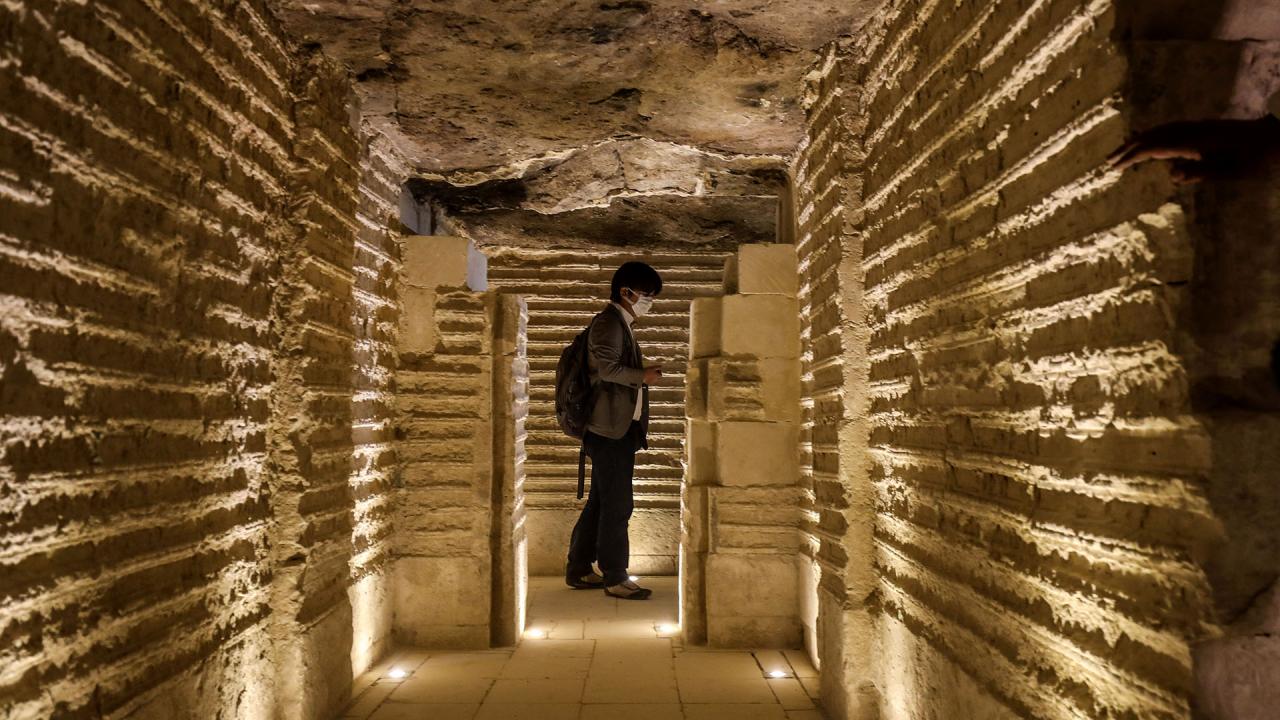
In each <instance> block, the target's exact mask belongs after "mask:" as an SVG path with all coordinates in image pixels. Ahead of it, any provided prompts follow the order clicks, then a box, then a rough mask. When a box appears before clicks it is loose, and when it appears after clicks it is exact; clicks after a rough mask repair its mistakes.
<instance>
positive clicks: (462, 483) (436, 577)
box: [393, 236, 497, 648]
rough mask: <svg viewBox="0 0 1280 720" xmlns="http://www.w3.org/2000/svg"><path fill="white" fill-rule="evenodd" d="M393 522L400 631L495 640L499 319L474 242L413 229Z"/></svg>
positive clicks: (423, 639) (412, 637)
mask: <svg viewBox="0 0 1280 720" xmlns="http://www.w3.org/2000/svg"><path fill="white" fill-rule="evenodd" d="M404 251H405V252H404V258H405V262H404V268H403V270H402V273H401V286H402V287H401V290H402V294H401V296H402V298H403V299H404V310H403V313H402V315H401V333H400V337H401V347H400V366H399V370H398V372H397V385H398V392H397V439H398V441H399V443H400V457H401V461H402V465H401V474H400V482H399V484H398V485H399V488H398V492H399V502H398V503H397V515H396V530H395V553H394V554H395V611H394V621H393V632H394V636H395V639H396V641H397V642H400V643H403V644H408V645H414V646H421V647H449V648H483V647H488V646H489V643H490V635H491V624H492V623H491V618H492V592H493V590H492V587H493V585H492V582H493V575H492V570H493V566H492V563H493V553H492V538H491V533H492V522H493V515H494V513H493V508H494V465H495V460H494V453H493V445H494V427H493V407H494V380H493V378H494V365H495V348H494V346H495V343H494V326H495V317H496V314H497V307H496V301H497V297H496V295H494V294H493V293H486V292H479V291H478V290H482V289H483V288H484V287H485V283H484V277H483V273H482V272H479V270H478V267H482V265H481V264H480V263H478V262H477V261H476V259H475V256H476V251H475V248H474V247H473V246H472V245H471V244H470V243H469V242H468V241H466V240H464V239H461V238H450V237H435V236H432V237H418V236H415V237H408V238H406V239H405V240H404Z"/></svg>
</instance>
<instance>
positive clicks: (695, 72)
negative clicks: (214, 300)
mask: <svg viewBox="0 0 1280 720" xmlns="http://www.w3.org/2000/svg"><path fill="white" fill-rule="evenodd" d="M869 4H873V3H868V2H865V1H863V2H851V3H828V2H822V1H821V0H789V1H788V2H778V1H761V0H756V1H750V0H746V1H744V0H726V1H721V2H697V3H687V2H671V1H668V0H654V1H650V0H603V1H592V2H586V1H584V0H569V1H567V2H566V1H559V2H531V3H510V2H490V1H488V0H447V1H440V0H436V1H430V0H412V1H410V2H404V1H400V2H396V1H395V0H364V1H362V2H338V1H337V0H277V2H274V3H273V5H274V6H276V8H277V9H278V11H279V12H280V15H281V17H282V19H283V20H284V22H285V24H286V26H287V27H288V28H289V29H290V30H291V31H292V32H293V33H294V34H295V36H297V37H298V39H300V40H302V41H304V42H317V43H319V44H321V45H322V46H323V47H324V48H325V50H326V52H328V53H329V54H331V55H333V56H334V57H336V58H338V59H340V60H341V61H343V62H344V63H346V64H347V65H348V66H349V67H350V69H351V71H352V72H353V73H354V74H355V76H356V78H357V79H358V80H359V90H360V92H361V95H362V97H363V99H364V111H365V113H366V114H367V116H369V117H376V118H378V119H379V121H380V124H385V125H386V126H389V127H391V128H393V129H395V130H397V131H398V133H399V134H400V135H401V137H402V139H403V140H405V141H407V144H408V149H410V150H411V152H410V157H411V158H412V159H413V160H414V161H415V162H416V163H417V165H418V166H419V167H420V168H421V169H422V170H424V171H428V172H433V171H434V172H447V171H453V170H458V169H472V170H474V169H483V168H491V167H493V166H499V165H506V164H511V163H518V162H521V161H524V160H527V159H529V158H536V157H540V156H544V155H549V154H554V153H558V152H562V151H565V150H568V149H572V148H576V147H581V146H584V145H588V144H591V143H595V142H599V141H601V140H604V139H607V138H610V137H615V136H619V135H634V136H641V137H649V138H653V139H659V140H667V141H670V142H675V143H681V144H685V145H691V146H695V147H700V148H706V149H712V150H718V151H722V152H729V153H746V154H774V153H776V154H782V153H788V152H790V151H791V149H792V148H794V147H795V144H796V142H797V140H798V139H799V128H800V122H801V112H800V108H799V107H798V103H797V98H796V95H797V92H798V91H799V88H800V86H801V84H800V82H799V81H800V78H801V76H802V75H803V74H804V72H805V71H806V69H807V68H808V67H809V66H810V65H811V64H812V63H813V60H814V51H815V50H816V49H817V48H819V47H821V46H822V45H823V44H824V43H826V42H828V41H830V40H831V39H832V38H834V37H835V36H836V35H837V34H841V33H848V32H851V31H852V30H853V28H854V27H855V25H856V23H857V21H858V20H859V19H860V18H861V17H862V15H863V12H864V9H865V7H866V6H867V5H869Z"/></svg>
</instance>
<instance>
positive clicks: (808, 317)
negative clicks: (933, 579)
mask: <svg viewBox="0 0 1280 720" xmlns="http://www.w3.org/2000/svg"><path fill="white" fill-rule="evenodd" d="M838 69H839V62H838V58H837V55H836V53H835V50H834V48H833V49H831V50H830V51H829V52H828V53H827V55H826V57H824V59H823V62H822V64H821V65H820V66H819V67H818V68H817V69H816V72H815V75H814V76H813V78H812V79H811V83H810V86H809V92H808V94H807V96H806V103H807V106H808V111H807V112H808V118H809V122H808V124H807V128H806V133H805V137H804V139H803V140H802V141H801V143H800V146H799V147H798V148H797V149H796V154H795V158H794V159H793V161H792V166H791V169H790V174H791V183H792V188H793V195H792V208H793V210H792V217H793V222H794V225H795V231H794V232H795V244H796V253H797V256H798V258H799V267H798V270H799V279H800V286H799V299H800V337H801V370H802V392H801V396H802V399H801V405H802V410H801V412H802V418H801V419H802V422H801V436H800V472H801V477H800V487H801V489H802V493H801V497H800V509H801V524H800V528H801V537H802V540H801V544H800V552H801V560H800V590H799V593H800V606H801V619H802V622H803V624H804V641H805V648H806V650H807V651H808V653H809V655H810V657H811V658H812V659H813V661H814V664H815V665H817V666H819V667H820V668H822V670H823V672H822V674H821V685H822V693H823V696H824V702H825V703H826V706H827V708H828V710H829V712H831V714H832V715H834V716H835V717H864V716H867V717H869V716H871V715H872V714H873V713H874V708H875V706H876V704H877V703H878V700H877V698H876V696H875V663H876V656H875V645H874V642H873V628H872V625H871V621H872V617H873V610H872V608H871V607H870V606H871V603H870V600H871V599H872V598H873V593H874V592H875V577H874V572H873V569H872V566H871V563H870V562H869V559H870V558H871V556H872V548H873V546H872V532H873V529H874V527H875V510H874V507H873V503H872V499H871V498H872V496H871V485H870V482H869V481H868V479H867V472H866V467H867V465H866V462H867V450H868V437H867V417H866V401H867V383H866V381H865V377H866V363H867V350H866V348H867V343H868V341H869V336H868V334H867V331H866V323H864V322H857V321H856V320H855V321H853V322H850V321H848V320H846V318H848V319H855V318H858V317H859V316H860V314H861V308H862V302H861V288H862V264H861V246H860V245H859V244H858V243H857V242H855V241H852V240H851V239H850V237H849V235H850V233H849V228H848V222H847V219H846V210H845V209H846V207H848V206H850V205H851V204H853V203H855V202H856V200H857V196H856V195H853V194H852V193H853V192H855V191H856V189H857V180H856V178H850V177H848V176H847V175H846V170H845V163H846V155H847V153H848V141H849V137H850V134H851V132H852V128H851V127H849V125H848V124H847V120H848V118H847V116H846V113H845V111H844V105H843V103H842V99H841V93H840V89H839V87H838V83H839V73H838Z"/></svg>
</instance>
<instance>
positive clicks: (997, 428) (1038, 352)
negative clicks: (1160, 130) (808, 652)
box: [793, 0, 1257, 718]
mask: <svg viewBox="0 0 1280 720" xmlns="http://www.w3.org/2000/svg"><path fill="white" fill-rule="evenodd" d="M1127 5H1129V4H1127V3H1124V4H1122V3H1114V2H1109V1H1101V0H1099V1H1095V2H1089V3H1066V2H1036V3H1030V4H1013V3H936V2H928V1H903V2H890V3H888V4H887V5H886V6H885V7H884V9H883V12H882V13H881V15H879V16H878V17H877V19H876V20H875V21H874V22H873V23H872V24H870V25H869V26H868V27H866V28H864V30H863V32H862V36H861V39H860V40H859V41H858V42H856V43H854V44H853V45H851V46H849V47H846V48H841V49H840V52H839V56H838V57H833V58H832V59H831V62H830V63H828V64H827V66H826V67H825V68H820V69H819V70H818V71H816V72H815V74H814V76H813V85H812V87H811V90H812V92H811V95H810V98H809V102H808V104H809V118H810V129H809V135H808V140H807V142H806V143H805V145H804V146H803V147H802V149H801V151H800V152H799V153H798V154H797V157H796V161H795V164H794V165H793V178H794V181H795V183H796V188H795V197H796V216H797V224H798V227H797V235H796V237H797V243H798V247H799V251H800V254H801V268H802V277H803V278H804V280H805V284H806V286H807V287H806V288H804V289H802V300H803V304H804V306H805V310H804V311H803V314H804V317H805V325H806V330H807V333H806V336H805V345H806V349H805V357H806V368H807V369H806V383H805V394H806V419H807V424H808V425H809V429H808V431H807V432H808V437H807V441H808V445H807V446H805V448H806V450H808V451H809V452H810V453H811V454H810V456H809V457H810V460H809V462H808V467H809V477H808V479H807V482H808V484H809V487H810V488H811V491H812V493H813V508H812V509H813V514H812V515H810V518H809V520H810V522H809V525H808V526H807V530H808V532H809V534H810V536H811V540H810V543H809V552H811V553H812V554H813V555H814V557H815V558H816V562H815V563H814V564H815V566H816V567H817V569H818V570H819V572H820V575H821V577H820V580H819V582H818V583H817V585H818V592H817V594H818V597H819V614H818V618H817V622H816V630H817V636H818V637H817V642H816V643H815V645H816V654H817V655H818V659H819V660H821V661H823V668H822V669H823V676H824V677H823V692H824V703H825V705H826V707H827V709H828V711H830V712H833V713H834V714H836V715H837V716H849V717H854V716H871V715H872V714H873V713H875V712H877V710H878V712H879V714H880V716H881V717H885V718H908V717H912V718H914V717H1043V718H1050V717H1098V718H1101V717H1123V716H1132V717H1168V718H1175V717H1187V716H1189V715H1190V714H1191V706H1192V695H1193V691H1192V686H1193V667H1192V656H1191V647H1192V645H1193V644H1194V643H1195V642H1196V641H1197V640H1198V639H1200V638H1201V637H1203V636H1204V634H1205V633H1206V632H1207V631H1208V630H1209V628H1210V625H1209V623H1211V622H1212V620H1213V618H1214V613H1213V606H1212V602H1211V599H1210V593H1209V583H1208V582H1207V580H1206V574H1205V571H1204V566H1203V560H1204V559H1205V557H1206V556H1207V554H1208V552H1209V551H1210V549H1211V548H1212V547H1213V546H1214V543H1215V542H1216V541H1217V539H1218V538H1219V537H1220V533H1221V527H1220V524H1219V522H1218V521H1217V519H1216V518H1215V515H1214V513H1213V512H1212V510H1211V508H1210V503H1209V497H1208V493H1207V489H1206V480H1207V479H1208V478H1209V477H1210V467H1211V456H1210V442H1209V440H1210V438H1209V437H1208V435H1207V434H1206V432H1205V431H1204V429H1203V426H1202V424H1201V422H1200V419H1199V418H1197V417H1195V416H1194V414H1193V411H1194V407H1193V404H1192V402H1191V396H1190V393H1189V386H1188V370H1187V368H1188V360H1187V357H1186V356H1185V354H1184V342H1183V341H1184V338H1185V332H1186V331H1187V330H1188V329H1189V326H1188V325H1187V324H1186V323H1185V321H1184V320H1183V315H1182V311H1183V309H1184V308H1185V307H1186V302H1187V293H1188V281H1189V280H1191V278H1192V270H1193V264H1192V261H1193V257H1194V250H1195V247H1194V245H1193V234H1192V233H1191V232H1190V231H1189V230H1188V218H1189V216H1190V213H1191V212H1192V209H1193V207H1194V204H1193V202H1192V201H1191V196H1190V195H1189V194H1187V193H1186V192H1185V191H1182V190H1179V189H1178V188H1177V187H1176V186H1175V185H1174V184H1173V183H1172V182H1171V176H1170V172H1169V167H1168V166H1167V165H1165V164H1161V163H1155V164H1140V165H1138V166H1136V167H1133V168H1129V169H1125V170H1120V169H1117V168H1114V167H1113V166H1111V165H1110V164H1109V163H1108V156H1109V155H1110V154H1111V153H1113V152H1114V151H1115V150H1117V149H1118V148H1120V147H1122V146H1124V145H1125V143H1126V141H1127V140H1129V139H1130V138H1131V137H1132V135H1133V133H1134V132H1135V131H1137V130H1142V129H1146V128H1149V127H1152V126H1154V125H1159V124H1160V123H1161V122H1165V121H1168V120H1175V119H1179V118H1177V117H1165V118H1163V119H1161V118H1156V117H1153V116H1152V114H1151V109H1150V107H1148V106H1143V107H1139V106H1138V104H1137V103H1136V102H1135V101H1133V99H1132V98H1133V97H1134V95H1132V93H1136V92H1139V91H1142V90H1143V88H1151V87H1153V85H1152V80H1151V78H1148V77H1145V76H1142V75H1141V74H1139V73H1140V72H1143V71H1142V70H1141V68H1140V67H1139V66H1138V65H1137V64H1135V63H1133V62H1131V52H1132V48H1131V47H1130V46H1129V45H1126V44H1124V43H1123V41H1124V39H1125V38H1126V37H1127V36H1128V33H1129V32H1130V30H1131V26H1130V25H1128V24H1127V22H1128V21H1127V20H1126V17H1128V16H1127V12H1128V11H1129V10H1130V9H1131V8H1129V7H1127ZM1153 12H1155V11H1154V10H1153ZM1144 83H1146V84H1145V85H1144ZM1182 119H1185V118H1182ZM833 297H835V299H834V300H833V299H832V298H833ZM859 337H861V338H863V339H861V340H859ZM851 340H852V341H853V342H851ZM837 345H839V346H840V348H839V349H836V347H837ZM859 347H865V348H866V351H867V357H866V359H865V365H864V364H863V362H864V361H863V360H862V358H860V357H859V355H858V349H859ZM1254 427H1257V426H1254ZM864 447H865V448H867V452H866V453H865V454H864V451H863V448H864ZM862 457H867V458H868V459H869V464H868V465H865V466H864V465H861V464H860V458H862ZM868 500H869V503H868ZM872 517H873V518H874V520H873V521H872V520H871V519H872ZM854 520H858V521H861V524H857V523H854V522H852V521H854ZM868 521H870V522H868ZM863 528H869V529H870V531H871V532H872V533H873V536H872V537H870V538H867V537H866V536H865V535H864V534H863V532H864V530H863ZM828 596H829V597H830V598H831V602H830V603H828V602H824V599H825V598H827V597H828ZM824 634H830V635H831V636H832V637H824ZM828 650H842V652H840V653H829V652H828ZM851 653H861V655H857V654H851ZM869 659H870V660H873V661H874V663H872V662H870V661H869ZM855 693H858V694H857V695H855ZM876 706H878V708H877V707H876Z"/></svg>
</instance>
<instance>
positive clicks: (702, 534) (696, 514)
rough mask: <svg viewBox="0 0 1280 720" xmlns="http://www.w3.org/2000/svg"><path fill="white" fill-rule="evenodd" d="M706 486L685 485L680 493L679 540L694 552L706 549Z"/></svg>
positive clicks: (707, 519) (707, 516) (708, 516)
mask: <svg viewBox="0 0 1280 720" xmlns="http://www.w3.org/2000/svg"><path fill="white" fill-rule="evenodd" d="M707 490H708V488H707V487H705V486H685V488H684V492H683V493H682V494H681V498H680V501H681V508H680V514H681V523H682V526H683V528H682V529H683V537H682V538H681V542H682V544H683V545H684V547H685V548H688V549H690V550H693V551H695V552H706V551H707V549H708V544H709V543H708V541H707V535H708V532H707V530H708V524H709V518H710V515H709V512H708V500H709V498H708V496H707Z"/></svg>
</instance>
